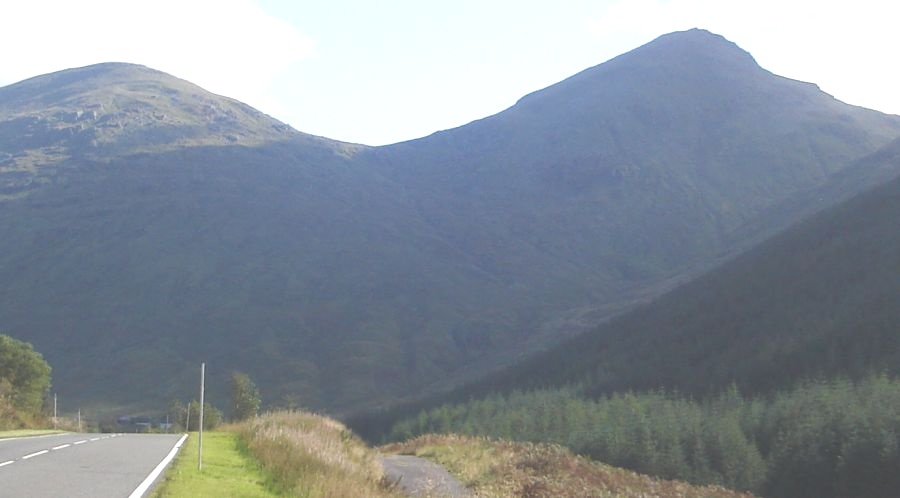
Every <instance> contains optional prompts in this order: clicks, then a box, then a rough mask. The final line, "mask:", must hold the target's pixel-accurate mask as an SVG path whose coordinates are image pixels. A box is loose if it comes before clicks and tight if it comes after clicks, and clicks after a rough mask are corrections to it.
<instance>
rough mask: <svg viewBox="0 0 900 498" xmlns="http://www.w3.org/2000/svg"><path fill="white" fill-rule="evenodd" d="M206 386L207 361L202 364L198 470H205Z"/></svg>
mask: <svg viewBox="0 0 900 498" xmlns="http://www.w3.org/2000/svg"><path fill="white" fill-rule="evenodd" d="M205 387H206V363H201V364H200V437H198V438H197V445H198V447H197V470H203V391H204V389H205Z"/></svg>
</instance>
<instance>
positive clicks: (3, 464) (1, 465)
mask: <svg viewBox="0 0 900 498" xmlns="http://www.w3.org/2000/svg"><path fill="white" fill-rule="evenodd" d="M13 463H16V461H15V460H9V461H7V462H3V463H0V467H6V466H7V465H11V464H13Z"/></svg>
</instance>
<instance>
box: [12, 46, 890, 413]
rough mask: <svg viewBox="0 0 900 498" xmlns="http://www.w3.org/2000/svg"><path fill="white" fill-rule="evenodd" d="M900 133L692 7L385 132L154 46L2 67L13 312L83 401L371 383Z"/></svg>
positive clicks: (581, 324) (652, 269) (310, 398)
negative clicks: (469, 106) (323, 113)
mask: <svg viewBox="0 0 900 498" xmlns="http://www.w3.org/2000/svg"><path fill="white" fill-rule="evenodd" d="M898 135H900V118H897V117H896V116H886V115H883V114H880V113H877V112H874V111H869V110H865V109H861V108H856V107H852V106H848V105H846V104H843V103H841V102H838V101H836V100H834V99H833V98H831V97H830V96H828V95H826V94H824V93H822V92H820V91H819V90H818V89H817V88H816V87H815V86H814V85H810V84H806V83H800V82H796V81H792V80H787V79H784V78H781V77H778V76H775V75H772V74H770V73H768V72H766V71H764V70H762V69H761V68H759V67H758V66H757V65H756V64H755V62H754V61H753V59H752V58H751V57H750V55H749V54H747V53H746V52H744V51H742V50H740V49H739V48H737V47H736V46H735V45H733V44H731V43H730V42H728V41H726V40H724V39H723V38H721V37H719V36H716V35H713V34H710V33H708V32H705V31H699V30H692V31H689V32H684V33H674V34H671V35H666V36H663V37H661V38H659V39H657V40H655V41H654V42H651V43H650V44H648V45H646V46H644V47H641V48H639V49H637V50H635V51H632V52H630V53H628V54H625V55H623V56H620V57H618V58H616V59H614V60H612V61H609V62H607V63H605V64H602V65H600V66H597V67H595V68H592V69H589V70H587V71H584V72H582V73H580V74H578V75H576V76H573V77H572V78H570V79H568V80H566V81H564V82H561V83H559V84H558V85H555V86H553V87H550V88H547V89H545V90H542V91H539V92H536V93H534V94H532V95H529V96H527V97H525V98H523V99H522V100H521V101H520V102H519V103H518V104H517V105H516V106H514V107H512V108H510V109H509V110H507V111H505V112H503V113H500V114H498V115H496V116H492V117H490V118H486V119H484V120H481V121H477V122H474V123H471V124H469V125H467V126H464V127H461V128H458V129H455V130H449V131H445V132H441V133H437V134H435V135H432V136H430V137H427V138H424V139H420V140H416V141H412V142H406V143H402V144H396V145H392V146H387V147H379V148H368V147H364V146H357V145H350V144H344V143H340V142H335V141H330V140H327V139H324V138H319V137H313V136H309V135H305V134H302V133H299V132H296V131H294V130H292V129H290V128H288V127H286V126H285V125H283V124H281V123H279V122H277V121H275V120H273V119H271V118H269V117H267V116H265V115H263V114H261V113H259V112H258V111H255V110H253V109H251V108H249V107H247V106H244V105H243V104H240V103H238V102H235V101H233V100H230V99H226V98H223V97H219V96H215V95H211V94H208V93H206V92H204V91H203V90H201V89H199V88H197V87H196V86H193V85H191V84H190V83H187V82H184V81H181V80H177V79H175V78H172V77H170V76H167V75H164V74H162V73H159V72H156V71H152V70H149V69H147V68H143V67H140V66H131V65H122V64H104V65H99V66H92V67H88V68H82V69H75V70H69V71H63V72H61V73H55V74H52V75H48V76H41V77H38V78H34V79H31V80H27V81H24V82H22V83H19V84H16V85H12V86H9V87H6V88H2V89H0V200H2V201H0V281H3V282H4V286H2V287H0V329H2V330H3V331H4V332H6V333H9V334H11V335H13V336H15V337H18V338H21V339H25V340H28V341H31V342H33V343H34V344H35V346H36V348H37V349H38V350H40V351H42V352H43V353H44V354H45V356H46V357H47V359H48V360H49V361H50V363H51V364H52V365H53V366H54V368H55V372H54V373H55V375H54V381H55V384H56V387H57V389H58V390H59V391H60V392H61V393H63V392H65V393H66V394H67V396H68V397H70V398H71V399H78V400H82V401H85V402H93V403H95V404H100V403H107V404H113V403H114V404H120V405H123V406H125V405H128V406H133V407H143V408H152V407H156V406H161V405H162V404H163V403H165V401H167V400H168V399H169V398H171V397H174V396H179V397H186V396H188V395H189V393H191V392H193V390H194V389H193V384H194V383H195V382H194V381H193V378H194V376H195V375H194V373H195V372H194V370H195V369H196V364H197V363H199V362H200V361H202V360H205V361H207V362H208V363H209V368H210V372H211V377H212V386H211V388H212V392H213V395H214V396H215V395H216V393H218V394H219V395H220V399H224V394H223V393H224V391H225V388H224V379H225V377H226V375H227V374H228V372H229V371H230V370H231V369H239V370H244V371H247V372H248V373H249V374H250V375H251V377H253V378H254V379H255V380H257V382H258V383H259V384H260V385H261V386H263V391H264V394H266V396H267V398H268V399H270V400H273V401H274V400H277V399H278V398H279V397H280V396H281V395H284V394H296V395H297V396H298V397H299V399H300V400H301V402H302V403H304V404H306V405H308V406H312V407H316V408H324V409H330V410H338V411H340V410H347V409H354V408H360V407H365V406H372V405H375V404H379V403H384V402H389V401H392V400H396V399H399V398H403V397H409V396H415V395H418V394H421V393H424V392H428V391H430V390H434V389H437V388H441V387H446V386H449V385H452V384H453V383H456V382H459V381H462V380H465V379H470V378H472V377H473V376H474V375H477V374H479V373H483V372H485V371H487V370H488V369H490V368H492V367H496V366H498V365H501V364H504V363H508V362H510V361H512V360H513V359H515V358H516V357H518V356H520V355H522V354H524V353H526V352H529V351H533V350H535V349H537V348H540V347H544V346H546V345H548V344H553V343H555V342H557V341H559V340H561V338H563V337H565V336H567V335H571V334H573V333H575V332H578V331H581V330H584V329H585V328H586V327H588V326H590V325H592V324H594V323H596V322H597V321H599V320H602V319H603V318H605V317H608V316H610V315H611V314H613V313H615V312H617V311H619V310H621V309H624V308H626V307H628V306H630V305H631V304H633V303H634V302H638V301H640V300H643V299H646V298H647V297H650V296H654V295H657V294H658V293H659V292H660V291H662V290H664V289H667V288H669V287H671V286H672V285H673V284H674V283H675V282H678V281H681V280H683V279H686V278H688V277H690V276H692V275H694V274H696V273H697V272H698V271H699V270H700V269H702V268H704V267H706V266H708V265H710V264H712V263H713V262H714V261H715V260H716V258H718V257H721V256H722V255H728V254H733V253H735V252H736V251H739V250H741V249H742V248H744V247H747V246H748V245H749V244H750V243H751V242H753V241H755V240H757V239H758V238H760V237H763V236H765V235H768V234H771V233H773V232H774V231H775V230H777V229H778V228H780V227H783V226H785V225H786V224H787V223H790V222H792V221H795V220H797V219H799V218H800V217H801V216H803V215H805V214H807V213H809V212H811V211H814V210H816V209H819V208H821V207H824V206H827V205H830V204H833V203H835V202H837V201H838V200H840V199H843V198H845V197H847V196H849V195H851V194H853V193H855V192H859V191H861V190H862V189H864V188H866V187H868V186H870V185H875V184H878V183H882V182H884V181H886V180H887V179H888V178H890V177H892V176H893V175H895V174H896V173H897V169H896V168H895V167H893V166H891V165H888V166H884V165H881V163H879V165H873V166H872V167H868V166H866V164H865V163H854V160H856V159H857V158H859V157H862V156H865V155H867V154H870V153H872V152H873V151H874V150H876V149H877V148H879V147H881V146H883V145H885V144H887V143H888V142H889V141H890V140H891V139H893V138H895V137H896V136H898ZM854 164H855V165H854ZM851 165H854V166H852V167H851ZM220 404H224V401H222V402H220Z"/></svg>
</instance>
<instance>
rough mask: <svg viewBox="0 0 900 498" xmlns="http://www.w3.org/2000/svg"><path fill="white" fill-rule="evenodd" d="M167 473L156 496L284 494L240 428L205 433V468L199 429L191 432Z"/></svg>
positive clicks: (265, 496) (259, 497) (262, 496)
mask: <svg viewBox="0 0 900 498" xmlns="http://www.w3.org/2000/svg"><path fill="white" fill-rule="evenodd" d="M165 476H166V477H165V479H164V480H163V482H162V483H160V485H159V486H157V487H156V489H155V490H154V492H153V494H152V495H151V496H153V497H154V498H167V497H173V498H176V497H177V498H180V497H187V496H190V497H198V498H202V497H211V498H213V497H214V498H220V497H222V498H227V497H234V498H237V497H241V498H244V497H246V498H268V497H276V496H282V495H281V494H280V493H278V492H277V489H276V487H275V486H274V484H273V481H272V479H271V477H270V476H269V475H268V473H267V472H265V471H264V470H263V469H262V468H261V467H260V465H259V463H258V462H257V461H256V460H255V459H254V458H253V457H252V456H251V455H250V454H249V453H248V452H247V449H246V448H245V447H244V446H243V444H242V442H241V441H240V437H239V435H238V434H237V432H234V431H230V430H220V431H214V432H204V433H203V470H202V471H198V470H197V433H191V436H190V437H189V438H188V440H187V441H186V442H185V443H184V446H182V448H181V451H180V452H179V453H178V456H177V457H176V458H175V461H174V462H173V463H172V466H171V467H170V468H169V469H168V470H167V471H166V474H165Z"/></svg>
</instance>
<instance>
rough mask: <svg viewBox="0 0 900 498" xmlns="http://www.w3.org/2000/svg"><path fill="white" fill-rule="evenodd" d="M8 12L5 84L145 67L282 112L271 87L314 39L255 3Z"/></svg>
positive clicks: (73, 5) (68, 6) (171, 0)
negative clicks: (112, 67) (108, 65)
mask: <svg viewBox="0 0 900 498" xmlns="http://www.w3.org/2000/svg"><path fill="white" fill-rule="evenodd" d="M10 4H11V5H5V6H4V9H3V11H4V12H3V25H4V26H3V29H2V30H0V46H3V47H4V49H3V51H2V52H0V83H2V84H9V83H13V82H15V81H18V80H21V79H24V78H28V77H31V76H35V75H38V74H44V73H49V72H53V71H58V70H61V69H65V68H69V67H78V66H85V65H89V64H94V63H98V62H108V61H118V62H133V63H138V64H144V65H146V66H150V67H152V68H154V69H159V70H162V71H165V72H168V73H171V74H174V75H175V76H178V77H180V78H184V79H186V80H189V81H191V82H193V83H196V84H198V85H200V86H202V87H204V88H206V89H207V90H210V91H213V92H215V93H219V94H223V95H227V96H230V97H234V98H237V99H239V100H243V101H245V102H247V103H249V104H251V105H254V106H257V107H260V108H261V109H263V110H266V111H267V112H270V113H274V112H276V111H277V109H276V108H277V107H279V106H278V105H277V103H276V102H275V101H274V99H273V98H272V97H270V96H269V91H268V90H269V88H268V87H269V84H270V82H271V81H272V79H273V78H275V76H277V75H278V74H279V73H281V72H283V71H285V70H286V69H288V68H289V67H290V66H291V65H292V64H295V63H297V62H298V61H300V60H302V59H304V58H306V57H308V56H310V55H311V54H312V53H313V50H314V44H313V41H312V40H311V39H309V38H308V37H306V36H304V35H303V34H301V33H300V32H298V31H297V30H296V29H295V28H294V27H293V26H291V25H290V24H288V23H286V22H284V21H281V20H279V19H276V18H274V17H271V16H269V15H268V14H266V13H265V12H264V11H263V10H262V9H261V8H260V7H259V6H258V5H256V4H255V3H254V2H253V1H251V0H153V1H146V0H79V1H70V0H29V1H27V2H10Z"/></svg>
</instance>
